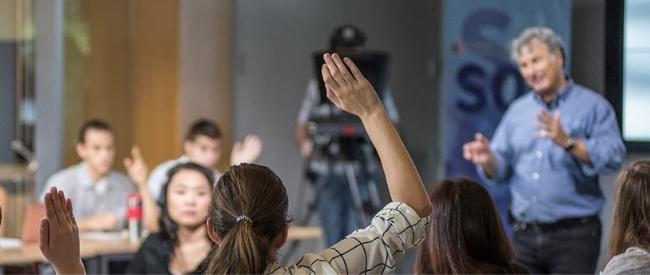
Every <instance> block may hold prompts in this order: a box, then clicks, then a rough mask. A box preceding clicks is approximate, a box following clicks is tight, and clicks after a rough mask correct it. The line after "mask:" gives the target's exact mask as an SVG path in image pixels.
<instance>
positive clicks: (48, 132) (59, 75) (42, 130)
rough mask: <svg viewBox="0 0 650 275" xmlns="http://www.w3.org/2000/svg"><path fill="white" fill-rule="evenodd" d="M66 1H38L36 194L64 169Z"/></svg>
mask: <svg viewBox="0 0 650 275" xmlns="http://www.w3.org/2000/svg"><path fill="white" fill-rule="evenodd" d="M64 4H65V2H64V0H37V1H36V112H37V114H36V144H35V152H36V159H37V161H38V164H39V169H38V172H37V174H36V192H37V193H40V190H41V189H42V188H43V185H44V184H45V181H46V180H47V178H48V177H49V176H51V175H52V174H54V173H55V172H56V171H58V170H60V169H61V168H62V167H63V131H64V129H63V110H64V102H63V98H64V94H63V87H64V83H63V76H64V66H63V62H64V45H63V41H64V40H63V20H64V18H63V16H64V12H63V10H64Z"/></svg>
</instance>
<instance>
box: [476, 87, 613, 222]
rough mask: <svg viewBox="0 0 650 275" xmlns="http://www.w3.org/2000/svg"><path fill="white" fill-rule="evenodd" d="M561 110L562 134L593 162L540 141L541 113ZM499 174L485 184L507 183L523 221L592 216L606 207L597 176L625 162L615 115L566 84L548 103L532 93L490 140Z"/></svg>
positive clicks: (605, 105)
mask: <svg viewBox="0 0 650 275" xmlns="http://www.w3.org/2000/svg"><path fill="white" fill-rule="evenodd" d="M542 110H547V111H548V112H549V113H553V112H558V111H559V112H560V115H561V122H562V127H563V129H564V131H565V132H566V133H567V134H568V135H569V136H570V137H573V138H575V139H578V140H583V141H585V143H586V145H587V150H588V152H589V158H590V159H591V162H592V164H591V165H589V164H586V163H582V162H580V161H579V160H578V159H577V158H575V157H573V156H572V155H571V154H570V153H569V152H567V151H565V150H564V148H563V147H562V146H559V145H557V144H555V143H554V142H553V141H552V140H550V139H545V138H539V137H538V133H539V129H537V128H536V124H537V123H538V115H539V113H540V111H542ZM491 148H492V151H493V152H494V153H495V156H496V159H497V171H496V173H495V174H496V175H495V176H494V177H493V179H492V180H489V179H487V178H486V177H485V174H484V172H483V171H482V169H481V168H480V167H479V175H481V177H483V179H484V180H485V181H486V182H488V183H493V184H509V186H510V191H511V194H512V214H513V215H514V217H515V219H517V220H519V221H524V222H532V221H535V222H554V221H557V220H559V219H563V218H571V217H584V216H590V215H596V214H598V213H599V212H600V210H601V209H602V207H603V204H604V198H603V194H602V191H601V190H600V187H599V185H598V174H600V173H606V172H613V171H616V170H618V169H619V168H620V167H621V165H622V163H623V159H624V158H625V146H624V144H623V141H622V139H621V135H620V130H619V127H618V122H617V120H616V115H615V113H614V110H613V109H612V107H611V105H610V104H609V103H608V102H607V101H606V100H605V99H604V98H603V97H602V96H601V95H599V94H597V93H596V92H594V91H592V90H590V89H588V88H586V87H583V86H580V85H578V84H575V83H574V82H573V81H568V82H567V84H566V86H565V87H564V88H563V89H562V90H561V91H560V92H559V93H558V94H557V96H556V97H555V99H554V100H553V101H552V102H551V103H549V104H546V103H545V102H544V101H542V99H541V97H540V96H539V94H538V93H537V92H534V91H531V92H529V93H527V94H526V95H524V96H522V97H521V98H519V99H517V100H515V101H514V102H513V103H512V104H511V106H510V107H509V108H508V110H507V111H506V113H505V114H504V116H503V118H502V120H501V123H500V124H499V126H498V128H497V130H496V132H495V134H494V136H493V138H492V142H491Z"/></svg>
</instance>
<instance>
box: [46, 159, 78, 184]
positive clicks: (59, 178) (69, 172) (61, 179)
mask: <svg viewBox="0 0 650 275" xmlns="http://www.w3.org/2000/svg"><path fill="white" fill-rule="evenodd" d="M79 169H80V164H76V165H73V166H70V167H68V168H65V169H63V170H61V171H59V172H56V173H54V175H52V176H50V177H49V178H48V179H47V184H48V185H53V184H66V183H67V184H75V183H76V181H77V175H78V173H79ZM55 186H58V185H55Z"/></svg>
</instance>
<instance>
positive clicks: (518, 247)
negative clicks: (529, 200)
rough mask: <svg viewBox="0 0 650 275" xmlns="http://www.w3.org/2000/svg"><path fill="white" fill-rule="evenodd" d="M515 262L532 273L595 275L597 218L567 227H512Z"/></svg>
mask: <svg viewBox="0 0 650 275" xmlns="http://www.w3.org/2000/svg"><path fill="white" fill-rule="evenodd" d="M513 231H514V232H513V240H512V242H513V248H514V250H515V262H517V263H518V264H521V265H523V266H524V267H525V268H526V269H528V271H529V272H530V273H531V274H594V272H595V271H596V264H597V262H598V254H599V251H600V236H601V223H600V220H599V219H598V218H597V217H594V218H585V219H582V220H578V221H575V220H573V221H572V222H571V223H570V224H568V225H566V226H565V225H563V224H561V223H560V224H553V225H550V226H549V225H548V224H543V225H537V224H534V223H532V224H531V223H529V224H523V223H517V222H515V223H514V224H513Z"/></svg>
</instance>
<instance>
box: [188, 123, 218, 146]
mask: <svg viewBox="0 0 650 275" xmlns="http://www.w3.org/2000/svg"><path fill="white" fill-rule="evenodd" d="M198 136H206V137H209V138H211V139H221V137H222V134H221V129H219V126H217V123H215V122H214V121H212V120H209V119H199V120H197V121H194V123H192V125H191V126H190V129H188V130H187V133H186V134H185V140H188V141H194V140H196V138H197V137H198Z"/></svg>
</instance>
